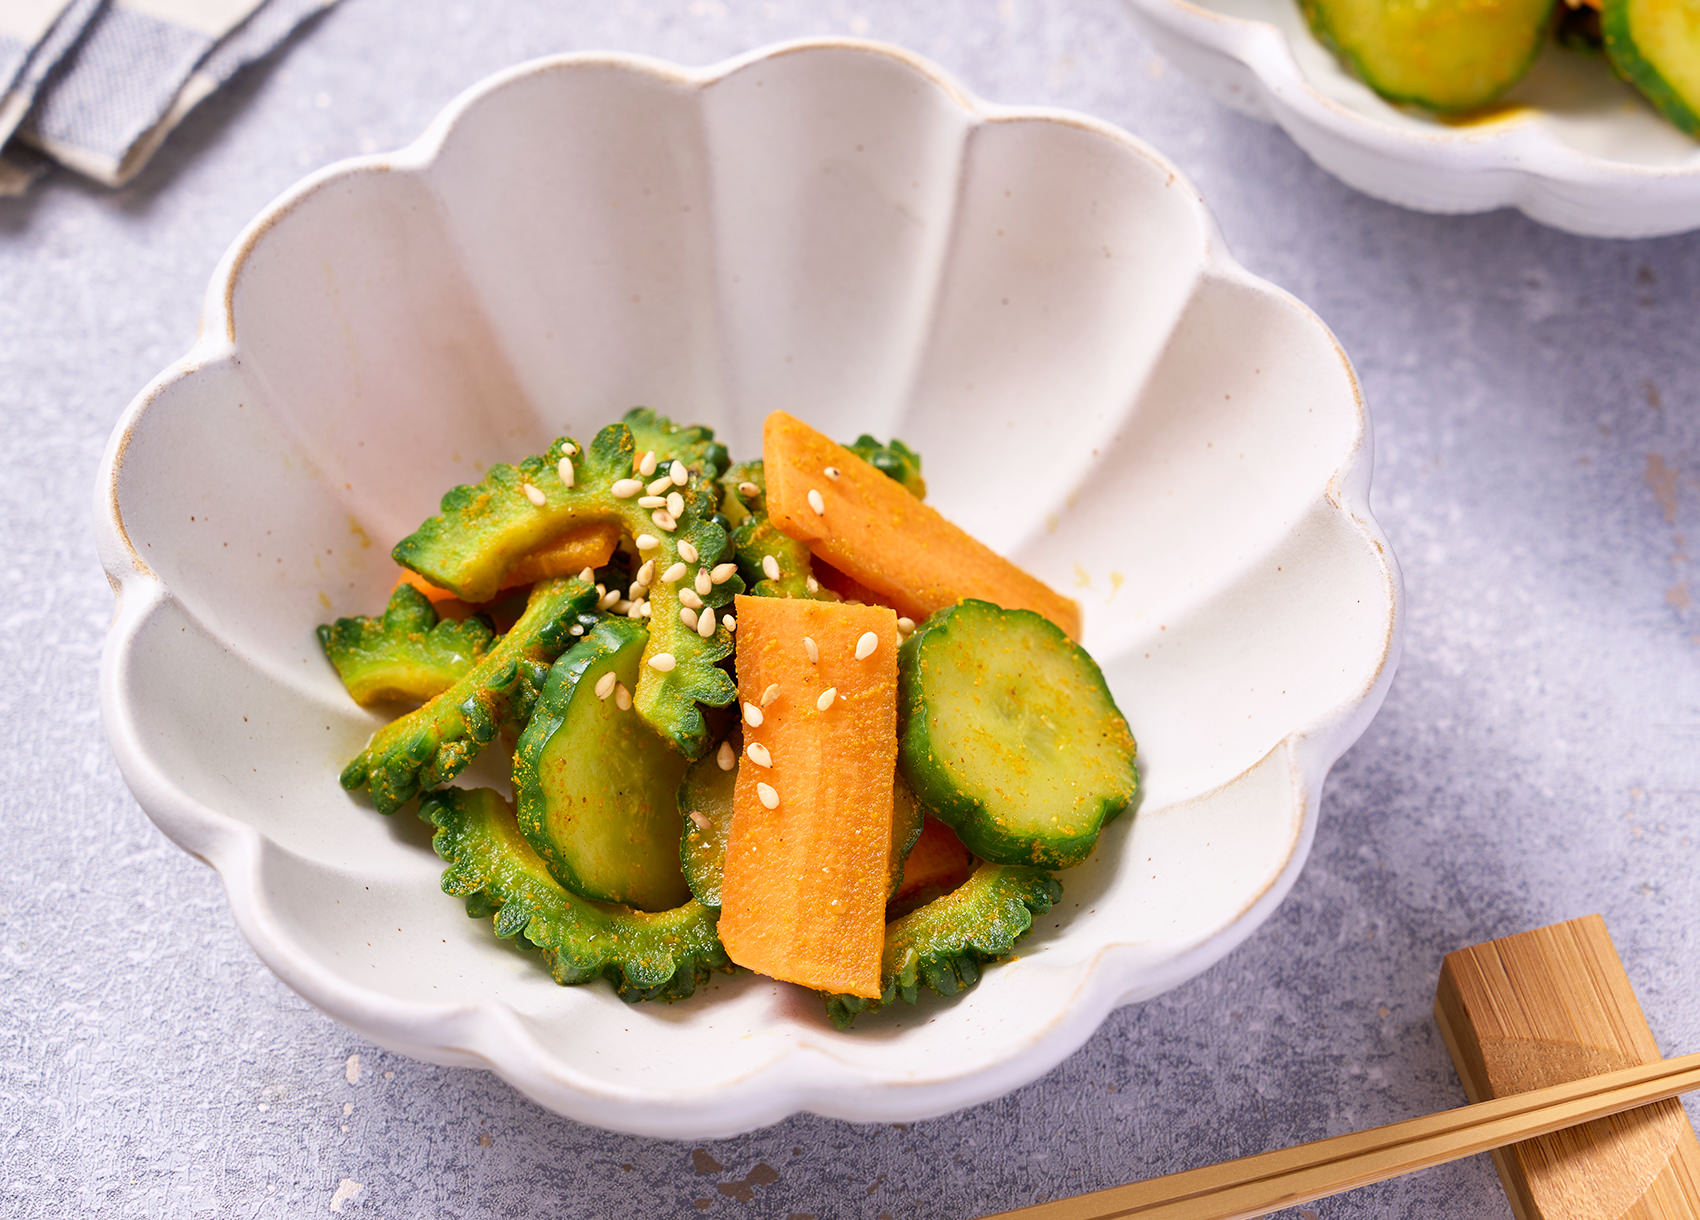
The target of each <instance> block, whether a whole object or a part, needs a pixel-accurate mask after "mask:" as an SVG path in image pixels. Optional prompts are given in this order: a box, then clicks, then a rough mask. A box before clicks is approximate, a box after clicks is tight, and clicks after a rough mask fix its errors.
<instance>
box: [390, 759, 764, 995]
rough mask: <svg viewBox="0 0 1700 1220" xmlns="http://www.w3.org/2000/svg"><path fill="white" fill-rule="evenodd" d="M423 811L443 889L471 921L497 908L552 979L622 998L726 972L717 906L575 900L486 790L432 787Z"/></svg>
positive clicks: (685, 988) (693, 984) (669, 990)
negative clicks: (594, 984) (607, 988)
mask: <svg viewBox="0 0 1700 1220" xmlns="http://www.w3.org/2000/svg"><path fill="white" fill-rule="evenodd" d="M419 816H420V817H422V818H424V819H425V820H426V821H427V822H429V823H430V824H431V825H433V826H435V827H436V828H437V831H436V833H435V834H434V835H433V836H432V837H431V844H432V846H433V847H435V848H436V849H437V854H438V855H439V856H441V857H442V858H443V859H444V860H446V861H447V862H448V864H449V868H448V870H447V871H446V872H444V873H443V892H444V893H447V894H453V895H455V896H456V897H458V898H463V899H465V900H466V913H467V914H468V915H470V916H472V917H473V918H475V919H476V918H482V917H483V916H486V915H494V916H495V926H496V935H497V936H500V937H504V938H509V937H515V936H523V937H524V939H525V940H526V941H528V942H530V943H531V944H533V945H535V946H536V947H537V948H539V949H541V950H542V951H543V956H544V957H545V958H546V959H547V960H548V963H549V969H550V972H551V973H552V974H553V975H554V976H555V981H556V982H558V983H563V984H577V983H588V982H590V981H591V980H593V979H597V978H605V979H607V980H608V981H609V982H610V983H612V984H613V986H614V991H615V992H616V993H617V994H618V995H619V997H620V998H621V999H622V1000H625V1001H627V1002H628V1003H635V1002H637V1001H640V1000H682V999H684V998H685V997H686V996H689V995H690V994H691V993H692V992H694V991H695V990H696V989H697V987H699V986H700V985H701V984H703V983H704V982H706V981H707V980H708V978H709V977H710V975H712V974H713V973H714V972H715V971H724V972H727V973H730V971H731V969H732V966H731V963H730V962H729V961H727V958H726V952H725V950H724V949H722V948H721V946H720V937H719V936H718V934H717V933H716V932H715V923H716V919H717V916H716V914H715V912H713V911H711V910H709V909H708V908H707V907H705V906H703V905H702V904H701V903H699V902H697V901H695V900H690V901H687V902H685V903H683V904H682V905H680V906H678V907H675V908H673V909H672V910H670V911H660V912H656V913H653V914H651V913H646V912H643V911H633V910H629V909H627V908H625V907H621V906H616V905H613V904H610V903H601V902H593V901H591V900H589V899H587V898H580V897H579V896H578V895H577V894H574V893H572V892H571V891H570V890H567V889H565V888H563V887H562V886H561V885H560V883H559V882H557V881H556V880H555V879H554V878H553V877H552V876H550V874H549V868H548V866H547V865H545V864H544V863H543V860H542V858H541V857H540V856H538V855H537V853H536V852H534V851H532V850H531V846H530V844H528V843H527V842H526V841H525V838H524V836H523V835H521V834H520V832H519V824H518V823H517V822H515V820H514V815H513V810H512V809H510V808H509V807H508V804H507V802H506V801H504V800H503V799H502V798H501V796H499V795H498V794H497V793H495V792H493V791H491V790H490V789H488V788H478V789H473V790H466V789H460V788H452V789H448V790H445V791H442V792H437V793H433V794H432V795H431V796H430V797H429V798H427V799H426V801H425V802H424V803H423V804H422V805H421V806H420V809H419Z"/></svg>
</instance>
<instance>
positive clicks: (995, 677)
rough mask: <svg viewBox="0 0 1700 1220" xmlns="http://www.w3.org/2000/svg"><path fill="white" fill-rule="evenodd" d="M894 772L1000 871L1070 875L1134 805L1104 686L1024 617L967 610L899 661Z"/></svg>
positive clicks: (982, 605)
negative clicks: (1023, 868) (1022, 868)
mask: <svg viewBox="0 0 1700 1220" xmlns="http://www.w3.org/2000/svg"><path fill="white" fill-rule="evenodd" d="M898 716H899V723H898V735H899V744H898V766H899V768H900V770H901V771H902V773H903V777H904V778H905V779H907V780H908V781H909V786H910V787H911V788H913V789H914V790H915V795H916V796H917V797H919V798H920V801H921V804H922V805H924V806H925V807H926V808H927V809H929V810H930V811H931V812H932V813H933V815H934V816H935V817H937V818H938V819H939V820H940V821H942V822H945V823H946V824H947V825H949V826H950V827H952V828H953V829H954V830H955V831H956V833H957V834H958V835H959V836H960V837H961V839H962V841H963V843H964V844H966V845H967V847H968V850H969V851H971V852H973V853H974V854H975V855H976V856H979V857H980V858H981V859H983V860H990V861H992V862H993V863H997V864H1035V865H1038V866H1040V867H1042V868H1067V867H1069V866H1071V865H1075V864H1079V863H1080V862H1081V861H1082V860H1084V859H1085V858H1086V856H1087V855H1088V853H1090V852H1091V850H1092V847H1093V844H1095V843H1096V842H1097V840H1098V831H1099V828H1100V827H1101V826H1102V825H1103V824H1104V823H1105V822H1106V821H1109V820H1110V819H1111V818H1114V817H1115V816H1116V815H1117V814H1119V813H1121V812H1122V811H1123V810H1124V809H1126V808H1127V807H1128V805H1129V804H1130V803H1131V802H1132V801H1133V798H1134V796H1135V794H1136V793H1137V792H1138V788H1139V772H1138V770H1137V768H1136V766H1135V755H1136V751H1137V747H1136V746H1135V744H1134V740H1133V734H1132V732H1131V731H1130V730H1129V729H1128V725H1127V721H1126V720H1124V719H1123V718H1122V714H1121V712H1120V711H1119V710H1118V709H1117V708H1116V704H1115V700H1114V699H1113V698H1112V697H1111V696H1110V691H1109V688H1108V687H1107V686H1106V685H1105V684H1104V675H1103V673H1102V672H1101V671H1100V670H1099V669H1098V666H1097V665H1096V663H1094V662H1093V660H1092V658H1091V657H1090V656H1088V655H1087V654H1086V652H1085V651H1084V650H1083V649H1081V648H1080V647H1079V646H1078V645H1077V644H1075V643H1074V642H1073V641H1072V640H1070V639H1069V638H1068V636H1066V635H1065V634H1063V632H1062V630H1061V628H1059V627H1057V626H1056V625H1055V624H1053V623H1051V622H1050V621H1049V620H1047V619H1045V618H1044V617H1043V616H1041V615H1038V614H1035V613H1033V612H1032V611H1031V610H1005V609H1002V608H1000V607H998V606H994V605H992V604H991V603H990V602H982V601H972V600H970V601H963V602H959V603H957V604H956V605H954V606H952V607H950V608H949V609H947V610H942V611H940V612H939V613H937V614H935V615H933V616H932V617H931V618H929V619H928V620H927V621H926V623H924V624H923V625H922V626H921V627H920V628H919V629H918V630H917V631H916V632H915V634H914V635H912V636H910V637H909V639H908V640H907V641H906V642H905V643H904V645H903V648H902V651H901V652H900V653H899V654H898Z"/></svg>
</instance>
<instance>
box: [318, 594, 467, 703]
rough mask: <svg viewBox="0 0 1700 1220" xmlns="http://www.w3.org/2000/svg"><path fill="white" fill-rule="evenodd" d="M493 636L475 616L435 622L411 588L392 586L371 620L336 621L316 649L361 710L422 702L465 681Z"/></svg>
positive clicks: (427, 602)
mask: <svg viewBox="0 0 1700 1220" xmlns="http://www.w3.org/2000/svg"><path fill="white" fill-rule="evenodd" d="M495 635H496V633H495V631H494V629H492V628H491V626H490V624H489V622H488V621H486V620H485V619H483V618H482V617H480V616H478V615H473V616H472V617H471V618H468V619H465V620H463V621H461V622H456V621H455V620H454V619H445V618H440V617H439V616H438V614H437V611H436V609H435V608H434V607H433V606H432V605H431V599H430V598H428V597H426V596H425V595H424V594H423V593H421V592H420V591H419V590H418V589H415V588H414V587H413V586H412V585H397V586H396V590H395V592H394V593H392V594H390V604H389V605H388V606H387V607H386V608H385V610H384V612H383V614H381V615H378V616H376V617H369V616H367V615H358V616H355V617H352V618H339V619H337V620H336V622H334V623H323V624H321V625H320V626H319V629H318V636H319V646H320V647H321V648H323V649H324V650H325V657H326V658H327V659H328V660H329V661H330V663H331V664H332V665H333V666H335V668H336V672H337V676H338V677H339V678H341V679H342V684H343V685H344V686H345V687H347V688H348V693H349V694H350V695H351V696H353V698H354V701H355V702H356V703H358V704H359V705H360V706H361V707H371V706H373V705H374V704H379V703H388V702H396V701H402V700H406V701H410V702H413V703H424V702H425V701H426V700H428V699H431V698H434V697H435V696H437V695H440V694H442V693H443V692H444V691H446V690H447V689H448V688H449V687H451V686H453V685H454V684H455V683H456V682H458V681H459V680H460V679H461V678H463V677H465V676H466V673H467V671H468V670H470V669H471V668H472V667H473V666H474V665H475V664H477V662H478V660H479V658H480V657H482V656H483V655H484V654H485V653H486V652H488V651H489V650H490V641H491V640H493V639H494V638H495Z"/></svg>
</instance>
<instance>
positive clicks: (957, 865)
mask: <svg viewBox="0 0 1700 1220" xmlns="http://www.w3.org/2000/svg"><path fill="white" fill-rule="evenodd" d="M974 863H975V861H974V857H973V855H972V854H971V853H970V852H969V850H968V849H967V848H966V847H964V846H963V845H962V840H961V839H959V838H957V837H956V832H955V831H954V830H952V829H951V828H950V827H948V826H946V825H945V824H944V823H943V822H941V821H939V820H938V819H937V818H935V817H934V816H933V815H932V814H930V813H929V814H928V815H927V820H926V821H925V822H923V823H922V824H921V837H920V838H918V839H916V840H915V846H914V847H912V848H911V849H910V851H909V858H908V860H906V861H904V864H903V881H902V882H901V883H900V884H899V885H898V887H897V893H895V894H893V895H892V896H891V910H892V911H893V912H895V913H897V914H903V913H905V912H907V911H912V910H914V909H915V908H916V907H918V906H920V905H921V904H923V903H926V902H931V901H932V900H933V899H935V898H938V897H941V896H943V895H945V894H948V893H950V892H951V891H952V890H954V889H955V888H956V887H957V886H959V885H961V884H962V883H963V882H964V881H966V880H968V878H969V875H970V874H972V873H973V871H974Z"/></svg>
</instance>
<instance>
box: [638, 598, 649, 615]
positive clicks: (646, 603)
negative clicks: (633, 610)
mask: <svg viewBox="0 0 1700 1220" xmlns="http://www.w3.org/2000/svg"><path fill="white" fill-rule="evenodd" d="M638 609H639V610H640V611H642V613H643V617H644V618H648V617H649V601H648V600H647V599H645V600H644V602H643V603H642V604H641V605H639V606H638Z"/></svg>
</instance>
